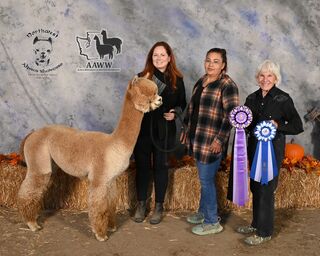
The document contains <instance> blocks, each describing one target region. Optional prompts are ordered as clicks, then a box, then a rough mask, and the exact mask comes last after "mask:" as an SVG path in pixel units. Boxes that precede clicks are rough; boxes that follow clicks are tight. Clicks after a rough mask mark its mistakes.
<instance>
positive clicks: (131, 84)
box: [128, 75, 139, 90]
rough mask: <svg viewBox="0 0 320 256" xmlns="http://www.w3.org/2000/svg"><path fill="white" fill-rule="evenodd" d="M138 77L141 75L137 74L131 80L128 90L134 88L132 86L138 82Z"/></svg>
mask: <svg viewBox="0 0 320 256" xmlns="http://www.w3.org/2000/svg"><path fill="white" fill-rule="evenodd" d="M138 78H139V77H138V76H137V75H135V76H134V77H133V78H132V79H131V81H130V82H129V86H128V90H131V89H132V87H133V86H134V85H135V84H136V83H137V80H138Z"/></svg>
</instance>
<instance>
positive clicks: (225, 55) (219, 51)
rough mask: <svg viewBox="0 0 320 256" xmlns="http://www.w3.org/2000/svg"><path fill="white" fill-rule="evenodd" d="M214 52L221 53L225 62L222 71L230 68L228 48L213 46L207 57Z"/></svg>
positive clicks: (224, 71)
mask: <svg viewBox="0 0 320 256" xmlns="http://www.w3.org/2000/svg"><path fill="white" fill-rule="evenodd" d="M212 52H216V53H219V54H220V55H221V58H222V62H223V63H224V68H223V69H222V70H221V72H223V73H226V72H227V70H228V60H227V52H226V50H225V49H222V48H212V49H210V50H209V51H208V52H207V54H206V57H208V55H209V53H212Z"/></svg>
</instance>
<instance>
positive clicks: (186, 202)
mask: <svg viewBox="0 0 320 256" xmlns="http://www.w3.org/2000/svg"><path fill="white" fill-rule="evenodd" d="M25 174H26V167H23V166H20V165H17V166H12V165H9V164H7V163H6V162H1V163H0V205H1V206H6V207H10V208H16V195H17V192H18V190H19V187H20V184H21V183H22V181H23V179H24V177H25ZM228 175H229V174H228V170H224V171H219V172H218V174H217V178H216V184H217V195H218V205H219V209H220V211H224V210H233V211H239V210H241V209H250V208H251V207H252V205H251V193H250V200H249V202H248V203H247V204H246V206H244V207H241V208H240V207H237V206H235V205H234V204H233V203H232V202H230V201H228V200H227V199H226V196H227V188H228ZM116 184H117V187H118V197H117V202H116V204H117V211H126V210H128V209H133V208H134V207H135V204H136V192H135V166H134V164H131V165H130V167H129V168H128V169H127V170H126V171H125V172H124V173H123V174H122V175H120V176H119V177H117V179H116ZM319 187H320V176H318V175H317V174H316V173H308V174H307V173H305V171H304V170H301V169H294V170H293V172H292V173H290V172H288V171H286V169H281V172H280V177H279V184H278V188H277V191H276V199H275V206H276V208H304V207H315V208H320V190H319ZM87 191H88V180H87V179H86V178H85V179H82V180H81V179H79V178H75V177H71V176H69V175H67V174H66V173H64V172H62V171H61V170H60V169H59V168H56V169H54V170H53V174H52V177H51V180H50V184H49V187H48V190H47V191H46V193H45V195H44V200H43V204H42V207H43V209H73V210H86V209H87V206H88V201H87ZM199 196H200V184H199V178H198V172H197V169H196V167H195V166H194V165H192V164H186V165H184V166H180V167H177V168H172V169H170V170H169V184H168V190H167V195H166V201H165V204H164V207H165V209H166V210H169V211H185V210H192V211H195V210H197V208H198V204H199ZM149 204H151V205H153V204H154V189H152V186H150V197H149Z"/></svg>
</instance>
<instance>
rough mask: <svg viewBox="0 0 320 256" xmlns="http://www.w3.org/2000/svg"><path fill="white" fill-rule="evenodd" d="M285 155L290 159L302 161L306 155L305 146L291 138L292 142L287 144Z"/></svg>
mask: <svg viewBox="0 0 320 256" xmlns="http://www.w3.org/2000/svg"><path fill="white" fill-rule="evenodd" d="M284 155H285V157H287V158H289V159H290V160H297V161H300V160H301V159H302V158H303V156H304V148H303V147H302V146H300V145H299V144H296V143H293V140H291V142H290V143H287V144H286V147H285V154H284Z"/></svg>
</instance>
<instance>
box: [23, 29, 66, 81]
mask: <svg viewBox="0 0 320 256" xmlns="http://www.w3.org/2000/svg"><path fill="white" fill-rule="evenodd" d="M58 36H59V32H54V31H51V30H48V29H37V30H34V31H32V32H29V33H27V38H29V39H31V40H32V41H31V44H32V51H30V54H29V55H30V57H29V60H28V61H25V62H24V63H23V64H22V65H23V67H24V68H25V69H26V70H28V73H29V75H33V76H38V77H43V76H47V75H48V73H51V75H53V74H52V73H54V71H56V70H57V69H58V68H60V67H61V66H62V63H59V64H57V63H55V62H54V50H53V48H54V47H53V44H54V40H56V39H57V37H58ZM29 44H30V41H29Z"/></svg>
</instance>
